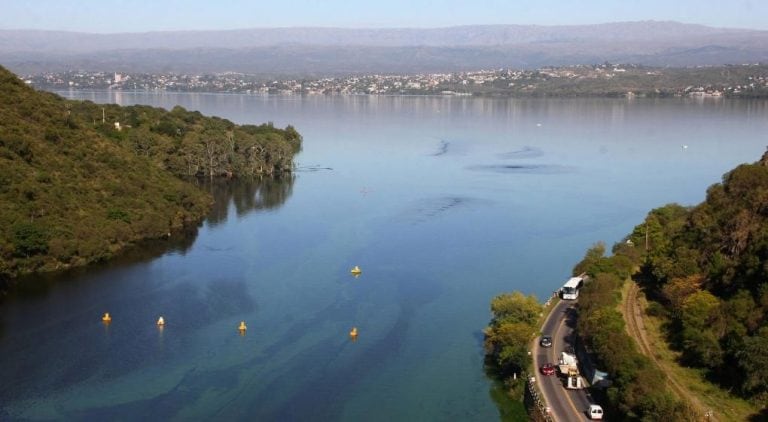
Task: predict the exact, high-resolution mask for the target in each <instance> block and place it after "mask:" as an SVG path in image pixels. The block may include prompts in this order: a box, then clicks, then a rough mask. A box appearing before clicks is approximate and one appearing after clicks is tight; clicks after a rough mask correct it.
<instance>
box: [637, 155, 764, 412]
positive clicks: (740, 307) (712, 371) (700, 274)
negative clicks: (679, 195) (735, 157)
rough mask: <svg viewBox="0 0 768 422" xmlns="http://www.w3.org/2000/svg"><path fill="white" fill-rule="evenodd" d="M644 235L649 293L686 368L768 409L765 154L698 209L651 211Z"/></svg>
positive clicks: (713, 190) (640, 234)
mask: <svg viewBox="0 0 768 422" xmlns="http://www.w3.org/2000/svg"><path fill="white" fill-rule="evenodd" d="M646 233H647V238H648V252H647V259H646V262H647V268H646V269H647V273H648V275H649V277H648V279H649V282H648V284H649V286H648V288H649V289H651V291H652V292H653V293H655V296H656V299H657V300H658V303H660V304H661V306H663V308H662V307H661V306H659V307H658V308H657V311H656V312H657V313H660V314H663V315H666V316H667V317H668V321H669V323H668V337H669V340H670V342H671V343H672V344H673V346H674V347H676V348H677V349H678V350H680V351H681V352H682V360H683V362H682V363H683V364H685V365H686V366H694V367H699V368H702V369H704V370H706V371H707V373H708V376H709V378H710V379H712V380H714V381H716V382H718V383H719V384H721V385H722V386H723V387H724V388H726V389H729V390H731V391H734V392H737V393H739V394H740V395H742V396H744V397H746V398H750V399H752V400H753V401H754V402H755V403H756V404H758V405H759V406H760V407H763V408H765V406H766V404H768V153H766V154H765V155H763V157H762V159H761V160H760V161H758V162H757V163H755V164H744V165H740V166H738V167H737V168H735V169H734V170H732V171H731V172H729V173H727V174H726V175H725V176H723V181H722V183H719V184H716V185H713V186H712V187H710V188H709V190H708V191H707V198H706V200H705V201H704V202H703V203H701V204H700V205H698V206H696V207H693V208H683V207H681V206H679V205H674V204H673V205H667V206H665V207H662V208H659V209H656V210H653V211H652V212H651V213H650V214H648V217H647V218H646V220H645V223H644V224H641V225H639V226H637V227H636V228H635V230H634V232H633V233H632V235H631V239H632V241H633V242H635V243H636V244H642V242H645V238H646ZM638 242H640V243H638Z"/></svg>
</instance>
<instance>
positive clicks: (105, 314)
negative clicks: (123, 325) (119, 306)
mask: <svg viewBox="0 0 768 422" xmlns="http://www.w3.org/2000/svg"><path fill="white" fill-rule="evenodd" d="M101 320H102V321H103V322H106V323H110V322H112V317H111V316H109V312H105V313H104V316H103V317H101Z"/></svg>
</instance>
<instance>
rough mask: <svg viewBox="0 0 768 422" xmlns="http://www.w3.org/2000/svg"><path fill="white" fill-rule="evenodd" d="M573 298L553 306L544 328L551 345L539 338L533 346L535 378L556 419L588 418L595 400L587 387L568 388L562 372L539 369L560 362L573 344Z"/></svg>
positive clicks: (566, 421) (577, 419)
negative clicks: (542, 371)
mask: <svg viewBox="0 0 768 422" xmlns="http://www.w3.org/2000/svg"><path fill="white" fill-rule="evenodd" d="M574 303H575V302H573V301H560V302H559V303H557V305H555V306H554V308H552V311H551V312H550V313H549V315H548V316H547V319H546V320H545V321H544V324H543V325H542V327H541V332H542V334H544V335H551V336H552V343H553V344H552V347H548V348H545V347H541V346H540V345H539V337H537V338H536V341H535V342H534V345H533V352H532V353H533V364H534V366H535V367H536V381H537V384H538V386H539V390H540V391H541V393H542V396H543V398H544V401H545V402H546V403H547V406H549V408H550V411H551V415H552V417H553V418H554V420H555V421H557V422H560V421H562V422H571V421H586V420H588V419H587V416H586V410H587V408H588V407H589V405H590V404H591V403H592V401H591V400H590V397H589V395H588V394H587V390H568V389H566V388H565V378H563V377H561V376H560V373H559V371H556V373H555V375H551V376H545V375H542V374H541V371H540V370H539V368H541V365H543V364H545V363H548V362H549V363H553V364H556V363H557V358H558V357H559V356H560V353H561V352H563V351H565V350H566V349H567V348H568V347H570V346H571V339H572V336H573V329H574V327H575V312H574V309H573V304H574Z"/></svg>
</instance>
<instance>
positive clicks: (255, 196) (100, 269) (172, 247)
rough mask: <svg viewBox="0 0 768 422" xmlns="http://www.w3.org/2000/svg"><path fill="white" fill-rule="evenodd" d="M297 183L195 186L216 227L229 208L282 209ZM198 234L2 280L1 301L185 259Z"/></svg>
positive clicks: (191, 231)
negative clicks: (165, 259) (206, 195)
mask: <svg viewBox="0 0 768 422" xmlns="http://www.w3.org/2000/svg"><path fill="white" fill-rule="evenodd" d="M294 181H295V176H294V175H284V176H281V177H279V178H278V177H274V178H273V177H269V178H260V179H243V180H225V179H215V180H213V181H210V180H195V181H194V183H199V185H200V187H201V188H202V189H205V190H207V191H208V192H210V193H211V195H212V196H213V198H214V203H213V205H212V206H211V211H210V213H209V215H208V217H207V220H206V221H207V222H208V223H209V224H210V225H211V226H215V225H218V224H220V223H223V222H225V221H226V219H227V215H228V213H229V208H230V206H234V209H235V213H236V215H237V216H238V217H242V216H245V215H247V214H249V213H251V212H254V211H264V210H275V209H277V208H279V207H280V206H282V205H283V204H284V203H285V202H286V201H287V200H288V198H290V196H291V194H292V193H293V184H294ZM197 234H198V228H197V227H187V228H186V229H185V230H184V231H182V232H178V233H174V234H173V235H172V236H170V237H169V238H167V239H151V240H145V241H142V242H139V243H138V244H136V245H135V246H134V247H130V248H128V249H126V250H125V251H123V252H122V253H121V254H120V255H118V256H115V257H114V258H112V259H110V260H109V261H105V262H99V263H95V264H92V265H89V266H87V267H78V268H73V269H69V270H65V271H60V272H54V273H45V274H35V275H30V276H24V277H20V278H18V279H16V280H13V281H4V280H3V279H0V292H3V291H5V294H4V295H3V294H0V300H13V299H23V300H29V299H36V298H42V297H45V296H46V295H47V294H48V293H49V292H50V290H51V289H52V288H54V287H56V286H57V284H59V283H61V282H67V283H76V282H77V280H81V279H88V278H89V276H91V275H94V276H98V274H99V273H104V272H107V273H108V272H109V271H112V270H114V269H117V268H123V267H130V266H131V265H134V264H138V263H142V262H147V261H150V260H152V259H155V258H157V257H158V256H161V255H181V256H184V255H186V254H187V252H188V251H189V249H190V248H191V247H192V245H193V244H194V242H195V239H196V238H197ZM4 287H5V289H3V288H4ZM0 334H1V333H0Z"/></svg>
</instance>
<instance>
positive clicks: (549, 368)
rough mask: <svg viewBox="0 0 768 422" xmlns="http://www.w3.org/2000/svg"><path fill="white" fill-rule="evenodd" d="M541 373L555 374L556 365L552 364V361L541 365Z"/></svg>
mask: <svg viewBox="0 0 768 422" xmlns="http://www.w3.org/2000/svg"><path fill="white" fill-rule="evenodd" d="M541 373H542V374H544V375H555V365H552V364H551V363H545V364H544V365H541Z"/></svg>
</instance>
